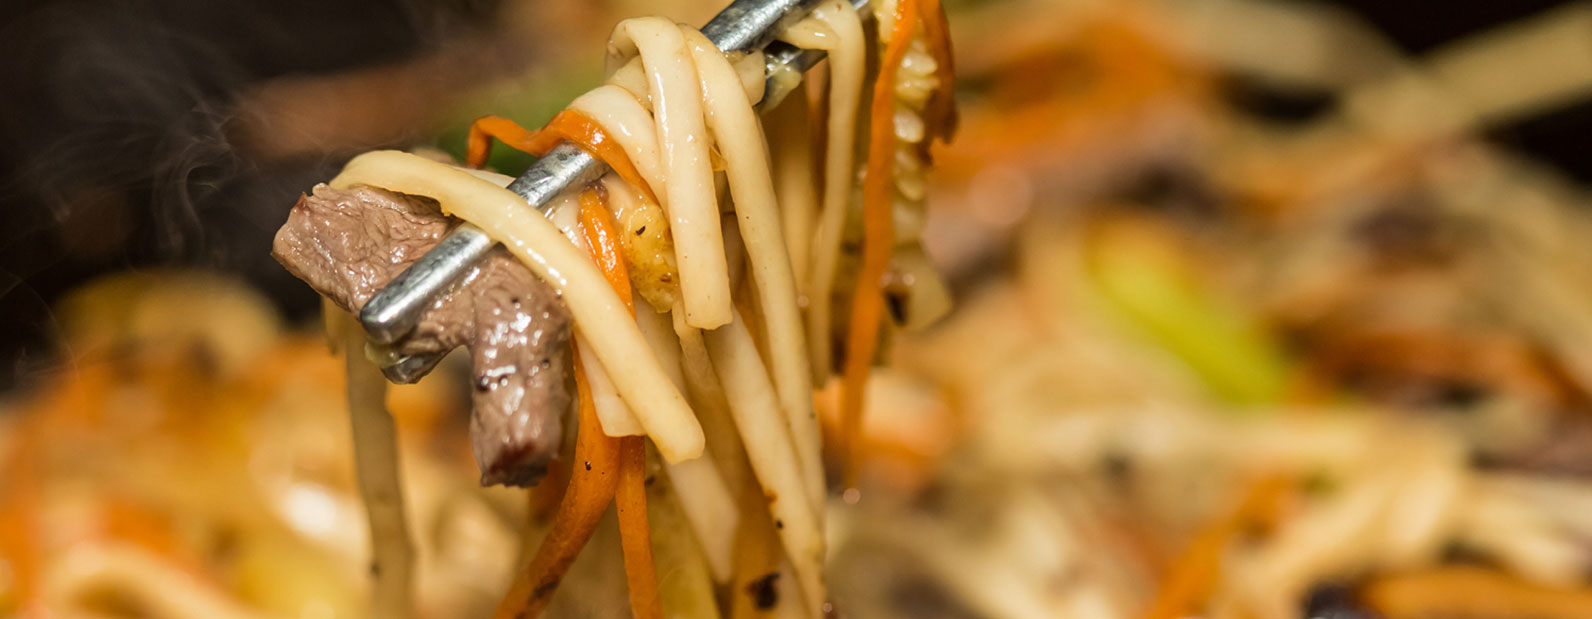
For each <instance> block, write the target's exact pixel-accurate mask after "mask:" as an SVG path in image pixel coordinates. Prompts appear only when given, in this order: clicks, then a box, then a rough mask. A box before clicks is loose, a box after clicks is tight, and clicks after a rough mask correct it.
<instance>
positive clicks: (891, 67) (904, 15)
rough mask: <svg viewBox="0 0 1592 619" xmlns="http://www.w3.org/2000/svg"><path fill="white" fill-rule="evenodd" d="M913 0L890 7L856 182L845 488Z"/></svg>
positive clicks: (869, 349)
mask: <svg viewBox="0 0 1592 619" xmlns="http://www.w3.org/2000/svg"><path fill="white" fill-rule="evenodd" d="M916 15H917V0H901V2H899V3H897V4H896V15H895V19H896V21H895V29H894V30H893V31H892V32H891V35H890V44H889V45H888V46H886V47H885V50H884V58H883V59H881V60H880V61H879V77H878V79H876V80H874V83H873V101H872V104H871V107H870V108H869V113H870V114H871V115H872V116H871V118H870V119H869V127H868V167H867V171H866V173H865V175H864V176H863V179H862V204H863V220H862V228H863V243H862V269H861V270H860V271H859V273H858V275H857V289H856V292H855V293H854V294H853V297H852V301H851V329H849V332H848V333H847V336H846V371H845V375H844V378H843V383H842V388H841V394H840V397H841V401H840V416H841V417H840V418H841V454H842V456H843V457H844V459H845V475H844V478H845V483H846V487H847V488H853V487H855V486H856V481H857V480H856V475H857V470H856V469H857V458H858V452H859V451H860V449H858V446H859V445H860V444H861V441H860V440H858V438H857V437H858V434H860V433H861V430H862V397H863V390H864V389H865V388H866V387H867V383H868V371H869V369H870V368H871V366H872V365H873V355H874V353H875V352H876V351H877V349H878V345H879V322H880V320H882V319H883V318H884V272H885V269H887V268H889V266H890V253H891V250H892V249H893V247H891V245H892V244H893V243H894V237H895V232H894V230H893V228H894V222H893V221H891V218H892V211H893V210H894V209H892V208H891V195H890V193H891V187H892V183H891V169H892V166H893V164H894V163H895V146H896V142H895V126H894V120H895V76H896V70H897V69H899V68H900V67H901V60H902V59H903V58H905V57H906V53H907V43H908V42H909V41H910V40H911V39H912V31H913V29H914V27H915V26H916V25H917V20H916V19H915V17H916Z"/></svg>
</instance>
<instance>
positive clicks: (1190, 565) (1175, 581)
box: [1145, 477, 1292, 619]
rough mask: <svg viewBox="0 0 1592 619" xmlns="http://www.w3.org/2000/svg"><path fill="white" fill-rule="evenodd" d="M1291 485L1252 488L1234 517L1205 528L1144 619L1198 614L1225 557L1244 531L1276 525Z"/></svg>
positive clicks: (1280, 480)
mask: <svg viewBox="0 0 1592 619" xmlns="http://www.w3.org/2000/svg"><path fill="white" fill-rule="evenodd" d="M1291 488H1292V483H1291V482H1290V481H1288V479H1287V478H1284V477H1268V478H1265V479H1262V480H1260V481H1259V482H1257V483H1255V484H1254V485H1253V486H1251V487H1250V489H1249V491H1248V492H1247V493H1246V494H1245V495H1244V498H1243V500H1242V501H1240V502H1239V504H1238V506H1237V507H1236V508H1234V509H1233V511H1232V513H1230V514H1228V515H1227V516H1225V517H1223V518H1219V519H1217V520H1215V521H1212V522H1210V523H1208V524H1206V525H1205V526H1204V527H1203V528H1201V530H1200V531H1199V533H1197V534H1196V535H1195V536H1194V539H1193V541H1191V542H1189V545H1188V546H1187V547H1186V548H1184V549H1183V553H1182V554H1180V555H1178V557H1177V559H1176V560H1175V561H1174V562H1173V563H1172V565H1171V567H1170V568H1168V569H1167V574H1166V578H1165V579H1163V580H1162V583H1161V589H1160V591H1158V592H1157V593H1156V596H1155V603H1154V604H1152V605H1151V606H1150V611H1149V612H1148V613H1146V614H1145V619H1177V618H1178V617H1187V616H1189V615H1194V614H1199V613H1198V608H1197V607H1198V606H1200V605H1202V604H1204V603H1205V600H1206V598H1208V597H1209V596H1210V594H1211V589H1212V588H1214V587H1215V586H1216V579H1217V576H1218V575H1220V574H1221V564H1222V553H1223V552H1224V551H1225V550H1226V549H1227V546H1228V544H1229V543H1231V542H1232V541H1233V539H1234V538H1236V537H1238V535H1239V534H1241V533H1243V532H1244V530H1245V529H1247V528H1250V527H1253V526H1257V525H1271V524H1275V522H1276V520H1278V519H1279V518H1280V515H1279V512H1280V511H1281V505H1282V504H1283V500H1284V499H1285V498H1287V496H1288V491H1289V489H1291Z"/></svg>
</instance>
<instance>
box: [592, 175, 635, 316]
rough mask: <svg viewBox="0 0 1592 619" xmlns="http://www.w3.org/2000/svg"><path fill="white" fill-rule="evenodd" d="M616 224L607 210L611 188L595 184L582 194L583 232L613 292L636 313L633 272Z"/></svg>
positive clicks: (631, 312) (631, 311)
mask: <svg viewBox="0 0 1592 619" xmlns="http://www.w3.org/2000/svg"><path fill="white" fill-rule="evenodd" d="M617 227H618V226H617V225H615V224H614V222H613V215H612V214H610V213H609V212H608V191H607V190H606V189H603V187H602V185H593V186H592V187H591V188H590V189H587V190H586V191H585V192H583V193H581V194H580V232H581V235H582V236H584V237H585V238H586V244H587V245H588V246H590V247H591V250H592V259H593V260H595V261H596V262H597V268H599V269H601V270H602V272H603V278H605V279H607V280H608V285H609V286H612V287H613V289H614V292H616V293H619V299H620V300H622V301H624V302H625V308H626V309H628V310H630V314H631V315H632V316H634V315H635V313H636V303H635V300H634V297H633V295H631V293H630V271H629V269H628V268H626V267H625V258H624V256H622V255H620V253H619V235H618V233H616V232H615V230H616V229H617Z"/></svg>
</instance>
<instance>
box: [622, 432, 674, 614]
mask: <svg viewBox="0 0 1592 619" xmlns="http://www.w3.org/2000/svg"><path fill="white" fill-rule="evenodd" d="M646 476H647V439H646V437H641V436H626V437H624V438H621V439H619V493H618V495H617V496H616V498H615V501H616V502H617V503H618V505H619V546H620V548H621V549H622V550H623V551H624V553H625V583H626V584H627V585H629V587H630V614H631V615H632V616H633V617H635V618H636V619H658V618H660V617H662V616H663V602H662V596H661V594H660V593H659V590H658V566H657V565H656V563H655V562H654V561H653V558H652V529H651V527H650V525H649V524H648V523H647V488H646Z"/></svg>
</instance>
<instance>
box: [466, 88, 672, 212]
mask: <svg viewBox="0 0 1592 619" xmlns="http://www.w3.org/2000/svg"><path fill="white" fill-rule="evenodd" d="M492 138H497V140H498V141H500V142H503V143H504V144H506V145H508V147H509V148H513V149H514V150H518V151H521V152H526V153H530V154H532V155H536V156H538V157H541V156H543V155H546V154H547V152H548V151H550V150H553V147H554V146H558V143H559V142H563V141H568V142H571V143H573V144H575V145H576V146H579V147H581V149H583V150H585V151H586V152H588V153H590V154H591V155H592V156H593V157H596V158H598V159H601V160H602V161H603V163H606V164H608V167H610V168H613V171H614V173H615V174H618V175H619V178H622V179H625V182H627V183H630V185H631V186H632V187H635V188H636V191H639V192H641V195H642V197H644V198H645V199H646V200H647V201H648V202H649V203H651V204H657V203H658V196H656V195H653V193H652V186H651V185H648V184H647V183H646V181H643V180H641V172H639V171H637V170H636V164H635V163H634V162H632V161H630V156H629V155H626V154H625V149H624V147H622V146H620V145H619V143H618V142H615V141H614V140H613V139H612V138H610V137H609V136H608V134H607V133H605V132H603V128H602V125H599V124H597V121H595V120H592V119H591V117H590V116H587V115H585V114H582V113H580V112H577V111H575V110H564V111H562V112H559V113H558V114H557V115H554V116H553V119H552V120H550V121H547V125H546V126H544V127H542V128H541V129H538V130H536V131H531V130H528V129H526V128H524V127H521V126H520V125H519V123H516V122H514V121H512V120H509V119H507V118H503V117H501V116H483V117H481V118H478V119H476V121H475V122H474V123H472V124H471V125H470V137H469V143H468V145H467V147H466V151H465V158H464V161H465V164H466V165H468V166H470V167H472V168H479V167H481V166H482V165H483V164H485V163H486V159H487V156H488V155H490V154H491V153H492Z"/></svg>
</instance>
